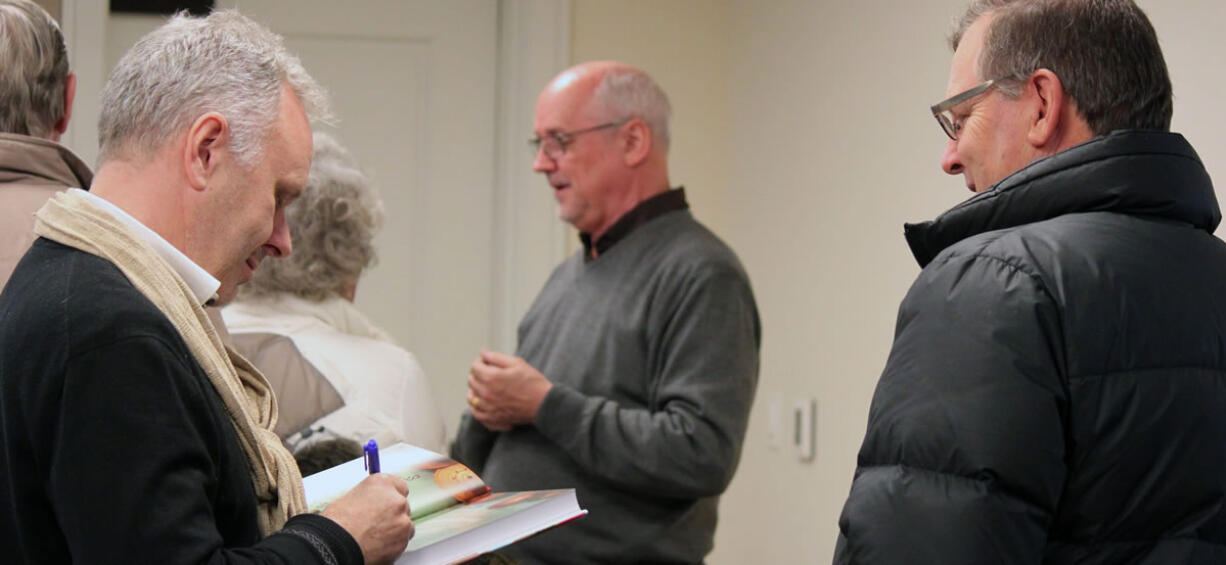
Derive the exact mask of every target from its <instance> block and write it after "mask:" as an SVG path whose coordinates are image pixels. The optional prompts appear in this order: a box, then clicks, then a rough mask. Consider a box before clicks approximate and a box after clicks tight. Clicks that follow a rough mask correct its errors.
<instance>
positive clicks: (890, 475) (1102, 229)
mask: <svg viewBox="0 0 1226 565" xmlns="http://www.w3.org/2000/svg"><path fill="white" fill-rule="evenodd" d="M1220 220H1221V213H1220V211H1219V209H1218V204H1217V200H1216V198H1215V197H1214V193H1213V187H1212V185H1211V183H1210V181H1209V177H1208V175H1207V174H1206V172H1205V170H1204V167H1203V166H1202V165H1201V163H1200V160H1199V159H1198V157H1197V156H1196V153H1195V152H1194V151H1193V150H1192V148H1191V146H1189V145H1188V143H1187V142H1186V141H1185V140H1184V139H1183V137H1182V136H1179V135H1176V134H1169V133H1158V132H1125V131H1121V132H1114V133H1112V134H1110V135H1106V136H1103V137H1099V138H1096V139H1094V140H1092V141H1089V142H1087V143H1084V144H1082V145H1079V146H1077V147H1074V148H1072V149H1070V150H1068V151H1065V152H1062V153H1059V154H1057V155H1054V156H1051V157H1048V158H1046V159H1042V160H1040V161H1036V162H1035V163H1033V164H1031V165H1030V166H1028V167H1026V168H1024V169H1022V170H1021V171H1018V172H1017V173H1014V174H1013V175H1011V176H1009V177H1008V178H1006V179H1005V180H1003V181H1002V182H1000V183H999V184H998V185H997V186H996V187H994V188H993V189H992V190H989V191H987V192H984V193H981V194H978V195H976V196H974V197H973V198H971V199H969V200H967V201H966V202H964V203H962V204H961V205H959V206H957V207H955V208H953V209H952V210H950V211H948V212H946V213H945V214H943V215H942V216H940V217H939V218H937V219H936V220H935V221H933V222H928V223H924V224H917V225H909V226H907V240H908V242H909V243H910V244H911V247H912V250H913V252H914V253H915V256H916V258H917V259H918V260H919V262H920V264H921V265H922V266H924V270H923V272H922V273H921V274H920V276H919V279H918V280H916V282H915V284H914V285H913V286H912V287H911V290H910V292H908V293H907V297H906V299H904V301H903V303H902V306H901V308H900V311H899V315H898V325H897V328H896V332H895V338H894V346H893V349H892V351H891V352H890V357H889V361H888V362H887V364H886V368H885V371H884V373H883V374H882V376H881V380H880V382H879V383H878V385H877V390H876V393H875V395H874V397H873V402H872V407H871V409H870V412H869V422H868V432H867V435H866V436H865V438H864V444H863V446H862V447H861V449H860V455H859V465H858V468H857V469H856V475H855V480H854V482H853V483H852V487H851V494H850V496H849V497H848V500H847V503H846V505H845V506H844V508H843V514H842V516H841V517H840V519H839V530H840V535H839V540H838V548H837V549H836V551H835V557H834V562H835V563H838V564H844V563H846V564H851V563H855V564H881V563H905V564H922V563H933V564H940V565H956V564H961V563H966V564H1005V563H1027V564H1038V563H1050V564H1057V563H1059V564H1063V563H1078V564H1098V563H1102V564H1108V563H1109V564H1113V565H1114V564H1145V565H1150V564H1153V565H1157V564H1162V565H1169V564H1185V563H1195V564H1202V563H1203V564H1210V563H1212V564H1223V563H1226V244H1224V243H1223V242H1222V241H1221V240H1219V239H1217V238H1216V237H1214V236H1213V235H1211V234H1212V232H1213V230H1214V229H1215V228H1216V227H1217V225H1218V222H1219V221H1220Z"/></svg>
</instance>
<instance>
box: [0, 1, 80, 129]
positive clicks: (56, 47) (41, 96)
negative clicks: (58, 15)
mask: <svg viewBox="0 0 1226 565" xmlns="http://www.w3.org/2000/svg"><path fill="white" fill-rule="evenodd" d="M67 87H68V48H67V47H66V46H65V45H64V35H63V33H61V32H60V26H59V24H57V23H56V22H55V19H54V18H52V17H51V15H50V14H48V13H47V12H46V11H45V10H43V9H42V8H41V7H39V6H38V4H35V3H33V2H30V1H29V0H0V131H2V132H6V133H16V134H20V135H28V136H32V137H42V138H47V139H50V138H51V137H52V132H53V131H54V129H55V124H56V123H57V122H59V121H60V120H62V119H64V112H65V111H66V110H67V108H66V107H65V105H64V90H65V89H66V88H67Z"/></svg>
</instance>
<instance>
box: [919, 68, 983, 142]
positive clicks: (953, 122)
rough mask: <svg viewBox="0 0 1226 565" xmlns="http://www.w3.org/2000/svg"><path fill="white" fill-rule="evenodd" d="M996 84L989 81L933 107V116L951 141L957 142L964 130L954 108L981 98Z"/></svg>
mask: <svg viewBox="0 0 1226 565" xmlns="http://www.w3.org/2000/svg"><path fill="white" fill-rule="evenodd" d="M995 84H996V81H995V80H987V81H984V82H982V83H979V85H977V86H975V87H974V88H971V89H970V90H967V91H964V92H960V93H958V94H955V95H953V96H951V97H949V98H946V99H945V100H942V101H940V102H938V103H936V104H934V105H933V106H932V116H933V117H934V118H936V119H937V123H938V124H941V129H942V130H944V131H945V135H948V136H949V138H950V139H952V140H954V141H957V140H958V132H959V131H961V130H962V121H961V120H959V119H957V118H956V117H955V116H954V113H953V108H954V107H955V106H957V105H959V104H961V103H963V102H966V101H967V100H970V99H971V98H974V97H976V96H979V95H980V94H983V93H984V92H987V91H988V89H989V88H992V86H994V85H995Z"/></svg>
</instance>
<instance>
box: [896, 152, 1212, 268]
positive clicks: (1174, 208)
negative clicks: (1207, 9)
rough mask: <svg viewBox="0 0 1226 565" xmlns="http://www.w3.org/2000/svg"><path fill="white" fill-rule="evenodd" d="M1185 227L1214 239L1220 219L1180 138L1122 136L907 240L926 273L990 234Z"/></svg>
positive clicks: (1032, 172) (962, 207) (1045, 165)
mask: <svg viewBox="0 0 1226 565" xmlns="http://www.w3.org/2000/svg"><path fill="white" fill-rule="evenodd" d="M1099 211H1107V212H1118V213H1121V214H1133V215H1141V216H1154V217H1160V218H1165V219H1170V220H1175V221H1180V222H1185V223H1188V224H1191V225H1193V226H1195V227H1196V228H1198V229H1202V230H1205V231H1207V232H1209V233H1213V230H1215V229H1217V226H1218V223H1220V222H1221V220H1222V213H1221V210H1220V209H1219V208H1218V202H1217V197H1216V195H1215V194H1214V192H1213V183H1212V181H1210V180H1209V174H1208V173H1207V172H1206V171H1205V167H1204V165H1203V164H1202V163H1201V161H1200V158H1199V157H1198V156H1197V155H1196V151H1195V150H1193V149H1192V146H1191V145H1190V144H1189V143H1188V142H1187V140H1185V139H1184V138H1183V136H1182V135H1179V134H1177V133H1167V132H1158V131H1140V130H1120V131H1114V132H1111V133H1109V134H1107V135H1104V136H1100V137H1096V138H1094V139H1092V140H1090V141H1087V142H1085V143H1082V144H1080V145H1077V146H1075V147H1072V148H1070V149H1068V150H1066V151H1062V152H1060V153H1057V154H1055V155H1051V156H1049V157H1045V158H1043V159H1039V160H1037V161H1035V162H1033V163H1031V164H1030V165H1027V166H1026V167H1024V168H1022V169H1021V170H1019V171H1017V172H1015V173H1013V174H1012V175H1009V176H1008V177H1005V179H1004V180H1002V181H1000V182H998V183H996V185H995V186H993V187H992V188H990V189H988V190H986V191H984V192H981V193H979V194H976V195H975V196H973V197H971V198H970V199H968V200H966V201H964V202H962V203H961V204H958V205H957V206H954V207H953V208H951V209H949V210H948V211H946V212H945V213H944V214H941V215H940V216H938V217H937V218H936V219H935V220H933V221H930V222H922V223H918V224H907V225H906V226H904V233H905V234H906V237H907V243H908V244H909V245H910V246H911V253H912V254H913V255H915V260H916V261H918V262H919V264H920V266H921V267H924V266H926V265H927V264H928V263H929V262H931V261H932V260H933V258H935V257H936V256H937V254H939V253H940V252H941V251H942V250H943V249H945V248H946V247H949V246H951V245H953V244H955V243H957V242H959V241H962V240H963V239H966V238H968V237H971V236H973V235H976V234H980V233H984V232H987V231H992V230H998V229H1004V228H1011V227H1015V226H1020V225H1023V224H1029V223H1032V222H1039V221H1043V220H1047V219H1050V218H1055V217H1057V216H1061V215H1064V214H1072V213H1078V212H1099Z"/></svg>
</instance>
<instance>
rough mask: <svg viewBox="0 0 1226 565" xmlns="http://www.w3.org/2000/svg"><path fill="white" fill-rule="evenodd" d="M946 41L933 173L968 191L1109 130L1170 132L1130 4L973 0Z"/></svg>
mask: <svg viewBox="0 0 1226 565" xmlns="http://www.w3.org/2000/svg"><path fill="white" fill-rule="evenodd" d="M949 41H950V46H951V47H952V48H953V50H954V56H953V62H952V63H951V65H950V74H949V84H948V87H947V88H946V96H948V97H949V98H947V99H946V101H945V104H944V105H949V104H948V103H950V102H955V103H954V104H952V105H950V106H949V107H948V108H942V107H941V106H942V104H938V105H937V106H934V107H933V112H934V114H937V115H938V120H941V121H942V128H943V129H945V130H946V135H947V136H948V137H949V139H948V141H947V145H946V148H945V152H944V154H943V155H942V158H941V168H942V169H943V170H944V171H945V172H946V173H948V174H951V175H957V174H961V175H962V176H963V177H964V178H965V181H966V186H967V188H968V189H970V190H971V191H972V192H982V191H985V190H988V189H989V188H991V187H993V186H995V185H996V184H997V183H998V182H999V181H1001V180H1002V179H1004V178H1005V177H1007V176H1009V175H1010V174H1012V173H1014V172H1016V171H1018V170H1020V169H1022V168H1023V167H1025V166H1026V165H1028V164H1030V163H1031V162H1033V161H1035V160H1037V159H1039V158H1042V157H1045V156H1048V155H1052V154H1055V153H1058V152H1060V151H1064V150H1065V149H1068V148H1070V147H1073V146H1074V145H1077V144H1079V143H1082V142H1085V141H1088V140H1090V139H1092V138H1094V137H1096V136H1100V135H1105V134H1107V133H1110V132H1111V131H1114V130H1121V129H1147V130H1158V131H1169V129H1170V122H1171V112H1172V103H1171V82H1170V78H1169V76H1168V74H1167V68H1166V62H1165V60H1164V59H1163V57H1162V50H1161V49H1160V47H1159V45H1158V38H1157V34H1156V33H1155V32H1154V28H1153V26H1152V25H1151V24H1150V22H1149V19H1148V18H1147V17H1146V16H1145V13H1144V12H1142V11H1141V9H1140V8H1138V7H1137V5H1136V4H1135V3H1134V2H1133V1H1132V0H976V1H975V2H973V3H972V4H971V5H970V6H969V7H968V8H967V10H966V13H965V14H964V15H963V16H962V18H961V19H960V20H959V21H958V23H957V27H956V29H955V31H954V33H953V34H952V35H951V36H950V39H949ZM988 81H991V82H990V83H989V82H988ZM959 94H966V95H967V96H965V97H963V98H961V99H960V100H959V99H958V98H959ZM940 110H945V112H944V114H945V116H946V119H944V120H942V119H941V116H940V114H941V112H940Z"/></svg>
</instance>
